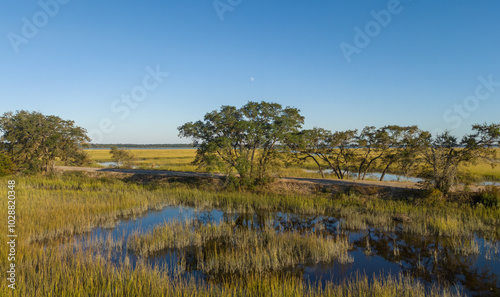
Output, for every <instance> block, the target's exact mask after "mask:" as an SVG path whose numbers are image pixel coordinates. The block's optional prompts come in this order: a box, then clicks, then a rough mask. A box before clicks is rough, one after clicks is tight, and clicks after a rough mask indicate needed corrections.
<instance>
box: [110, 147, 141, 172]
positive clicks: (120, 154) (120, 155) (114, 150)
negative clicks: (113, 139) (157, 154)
mask: <svg viewBox="0 0 500 297" xmlns="http://www.w3.org/2000/svg"><path fill="white" fill-rule="evenodd" d="M110 154H111V159H112V160H113V161H114V162H115V163H116V166H117V167H118V168H120V166H124V167H132V163H133V162H134V160H135V156H134V154H133V153H132V152H130V151H127V150H124V149H119V148H118V147H116V146H112V147H111V151H110Z"/></svg>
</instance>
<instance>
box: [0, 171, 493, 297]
mask: <svg viewBox="0 0 500 297" xmlns="http://www.w3.org/2000/svg"><path fill="white" fill-rule="evenodd" d="M9 179H15V180H16V193H17V198H16V226H17V227H16V232H17V233H18V234H19V237H18V245H17V255H16V267H17V268H18V270H17V271H18V275H17V284H18V290H16V291H14V293H13V295H16V296H75V295H80V296H99V295H101V296H105V295H106V294H109V296H112V295H124V296H141V295H151V296H161V295H162V294H163V295H166V296H169V295H170V296H172V295H173V296H176V295H177V296H180V295H184V296H185V295H189V296H233V295H235V296H238V295H245V292H246V293H248V292H251V293H255V295H257V296H258V295H259V294H260V295H261V296H269V294H278V295H279V294H287V295H291V296H294V295H295V296H303V295H308V294H310V295H314V294H320V295H321V294H323V295H329V296H340V295H335V294H337V293H336V292H344V291H343V290H346V288H351V289H349V290H351V291H352V292H354V291H356V290H358V289H359V290H363V291H359V292H358V293H355V294H358V295H353V296H367V295H370V294H371V293H369V292H376V290H378V289H377V286H379V285H380V284H384V285H386V286H387V291H384V292H387V294H388V295H389V296H390V295H391V294H389V293H390V292H392V291H391V290H393V289H395V288H398V290H401V289H404V290H411V291H412V292H415V294H417V292H420V293H418V294H420V295H415V296H423V294H424V293H423V292H424V291H423V287H421V285H420V284H419V283H418V282H414V281H413V280H412V279H411V278H409V279H408V283H406V280H407V278H404V279H401V280H397V279H392V278H391V279H388V278H385V277H381V278H380V279H378V280H376V281H374V282H370V281H368V279H366V282H365V283H363V282H359V283H358V282H357V281H353V282H349V283H346V284H344V285H340V286H336V285H331V286H327V287H326V288H322V287H317V286H316V285H311V286H309V285H307V284H304V283H303V282H302V281H300V280H297V279H296V278H284V279H282V278H277V277H274V276H272V275H271V276H266V277H260V276H252V275H251V274H247V277H245V278H244V279H240V280H235V281H234V282H231V283H229V282H228V283H225V282H224V281H222V283H221V282H218V283H216V284H211V283H199V282H198V281H197V280H191V279H185V278H182V279H180V278H178V279H175V275H178V273H174V272H168V271H164V270H161V269H159V268H152V267H150V266H148V265H146V264H144V263H142V262H138V265H137V266H136V268H135V269H133V268H132V267H131V265H130V263H127V261H123V262H120V263H118V264H111V263H109V261H108V260H109V259H108V258H107V257H108V256H107V255H106V254H103V255H101V256H99V257H98V256H96V253H97V252H96V250H97V251H99V250H100V249H102V247H99V246H92V244H90V245H88V246H86V247H85V248H83V247H75V246H69V245H64V246H63V247H59V246H58V240H59V238H65V237H68V236H71V235H75V234H80V233H84V232H87V231H89V230H91V229H92V228H94V227H96V226H113V225H114V224H115V223H116V221H117V220H119V219H123V218H126V217H133V216H139V215H141V214H144V213H146V212H148V211H149V210H152V209H161V208H162V207H165V206H167V205H188V206H194V207H198V208H214V207H217V208H220V209H224V210H228V211H236V212H240V213H244V212H250V213H251V212H254V211H269V212H277V211H281V212H290V213H298V214H313V215H331V216H337V215H339V214H341V216H340V217H342V216H344V218H345V219H346V221H348V220H350V221H353V220H356V219H358V220H359V221H362V223H359V222H358V223H352V226H353V227H350V228H353V229H355V228H358V227H356V226H360V227H359V228H365V227H367V226H369V225H370V224H375V225H384V226H388V227H386V228H393V227H394V225H401V226H400V227H401V228H403V229H405V228H406V229H407V231H410V232H413V233H416V234H441V235H444V236H457V237H458V236H462V235H464V236H465V235H470V234H472V233H475V232H476V233H481V234H486V235H485V236H487V237H488V238H491V240H492V243H491V245H489V250H490V254H491V256H492V257H494V256H495V255H498V244H497V242H496V241H497V239H498V235H499V234H500V232H499V228H500V227H499V226H500V224H499V222H500V220H499V218H500V211H499V209H498V208H484V207H483V208H480V207H473V206H470V205H464V204H458V203H447V204H446V207H434V206H428V205H425V204H420V205H418V206H416V203H414V200H413V199H406V200H395V199H386V198H381V197H376V196H375V195H369V194H367V195H363V194H357V193H355V192H352V193H350V194H346V193H343V192H331V191H325V192H314V193H306V192H297V191H296V190H293V189H292V190H291V191H289V192H287V191H280V192H274V191H273V190H272V189H268V190H265V191H256V192H253V191H222V190H221V189H220V188H218V187H214V186H213V185H211V184H209V185H204V184H203V183H201V185H194V184H191V183H183V182H178V181H175V180H174V181H171V180H165V181H158V183H157V184H156V185H154V186H153V185H152V184H151V183H147V182H143V181H134V180H133V179H130V178H124V177H121V176H113V175H107V174H97V175H91V176H89V175H87V174H78V173H71V174H63V175H53V176H27V177H19V176H15V177H12V176H11V177H3V178H0V181H1V183H2V184H3V185H6V182H7V180H9ZM6 201H7V200H6V199H2V202H1V203H0V205H1V207H2V209H7V202H6ZM395 215H405V216H407V217H408V218H409V220H408V221H407V222H405V223H403V224H399V223H397V224H396V223H392V224H391V223H389V222H391V220H392V218H393V217H394V216H395ZM207 233H208V232H207ZM252 236H256V235H255V234H251V233H249V234H246V238H252ZM313 236H316V235H311V237H310V238H308V237H304V236H303V235H298V234H288V235H286V236H285V235H283V237H277V238H274V239H273V240H276V241H275V242H276V244H275V245H279V244H282V245H288V246H290V247H299V248H301V249H302V246H303V245H304V246H306V247H304V249H306V250H307V249H308V247H307V246H311V245H312V244H311V243H312V242H314V243H315V244H316V243H317V242H316V241H315V240H319V241H318V242H320V244H319V247H321V244H322V243H321V240H325V242H324V243H323V244H324V245H323V248H320V249H319V251H320V252H318V253H317V254H318V255H323V254H325V252H324V249H325V247H329V245H330V244H331V243H330V241H333V244H334V245H335V240H337V239H316V238H315V237H313ZM228 238H231V236H229V237H228ZM257 238H259V236H257ZM261 238H262V237H261ZM304 238H305V239H304ZM101 240H103V241H106V240H107V239H99V241H101ZM47 242H50V243H51V244H50V245H45V244H43V243H47ZM209 242H210V241H209ZM119 244H121V245H123V243H120V242H115V245H119ZM259 244H260V245H259ZM457 244H459V243H457ZM253 246H254V247H256V248H257V247H259V249H261V248H262V249H265V248H266V247H267V246H266V245H265V244H264V242H263V241H260V242H259V241H258V240H257V241H256V243H255V244H254V245H253ZM487 248H488V247H487ZM309 249H310V251H311V252H310V253H309V256H307V253H304V254H303V255H302V254H299V256H300V257H304V258H303V259H311V260H312V261H314V259H321V258H315V256H314V253H313V252H312V251H313V250H314V249H313V247H311V248H309ZM273 250H274V251H275V250H276V249H275V248H272V249H271V248H269V253H267V254H266V253H263V252H260V253H259V254H261V255H270V256H272V257H277V255H276V256H275V255H274V254H273V253H272V252H271V251H273ZM285 250H286V249H285ZM289 251H290V252H287V253H289V254H291V255H297V254H296V252H295V251H293V249H291V250H290V249H289ZM0 253H1V254H2V255H7V254H8V251H7V245H6V244H2V245H0ZM217 253H218V255H217V256H215V255H209V256H211V257H212V259H216V261H214V262H213V264H211V263H208V262H204V265H206V266H204V267H205V268H204V269H205V271H231V270H243V268H239V267H242V266H241V263H248V262H247V261H251V259H247V260H246V259H245V258H244V257H243V256H244V254H243V252H242V249H241V248H238V245H235V247H234V248H232V249H230V250H229V251H227V252H222V251H221V250H219V249H218V250H217ZM97 254H98V253H97ZM270 256H262V257H261V259H258V260H256V262H255V263H254V264H251V265H253V267H254V268H252V269H250V270H251V271H259V270H258V269H257V267H264V268H265V269H269V268H266V267H273V266H269V265H268V264H266V263H267V262H266V261H268V260H267V258H270ZM318 257H319V256H318ZM329 257H332V256H329ZM236 258H238V259H237V260H239V259H240V258H242V260H241V262H239V264H237V265H235V266H228V265H226V264H225V263H227V262H228V261H229V260H231V259H236ZM125 259H126V258H125ZM293 261H294V262H288V263H296V262H295V260H293ZM277 263H287V262H286V261H283V262H277ZM0 264H1V265H2V267H6V265H7V259H6V257H4V256H2V257H0ZM266 265H268V266H266ZM276 267H278V266H276ZM264 268H263V269H264ZM403 280H404V281H403ZM0 285H1V286H0V296H9V295H10V294H12V292H10V291H8V290H10V289H8V288H7V286H6V279H5V278H2V281H0ZM351 291H345V292H351ZM103 292H104V293H103ZM105 292H109V293H105ZM332 292H333V293H332ZM362 292H368V293H362ZM441 293H442V292H440V293H436V294H437V295H436V296H449V295H439V294H441ZM339 294H340V293H339ZM353 294H354V293H353ZM362 294H365V295H362ZM382 296H383V295H382Z"/></svg>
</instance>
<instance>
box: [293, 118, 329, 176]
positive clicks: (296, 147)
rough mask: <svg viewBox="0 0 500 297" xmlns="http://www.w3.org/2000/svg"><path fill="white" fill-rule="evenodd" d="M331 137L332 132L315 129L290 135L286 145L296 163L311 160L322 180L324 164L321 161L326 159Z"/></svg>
mask: <svg viewBox="0 0 500 297" xmlns="http://www.w3.org/2000/svg"><path fill="white" fill-rule="evenodd" d="M331 135H332V132H330V131H328V130H325V129H322V128H317V127H315V128H313V129H308V130H302V131H300V132H296V133H293V134H290V135H289V136H288V137H287V140H286V145H287V146H288V147H289V148H290V151H291V152H292V156H294V157H295V162H296V163H303V162H305V161H306V160H307V159H311V160H313V161H314V163H316V165H317V166H318V171H319V172H320V173H321V176H322V177H323V178H324V177H325V174H324V172H323V169H324V167H325V165H324V163H325V162H323V160H327V159H328V153H329V152H330V147H329V143H328V140H329V138H330V137H331Z"/></svg>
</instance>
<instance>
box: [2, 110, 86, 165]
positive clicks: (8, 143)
mask: <svg viewBox="0 0 500 297" xmlns="http://www.w3.org/2000/svg"><path fill="white" fill-rule="evenodd" d="M0 133H1V134H2V135H1V138H0V146H1V151H2V152H4V153H5V154H6V155H7V156H9V158H10V159H11V160H12V162H13V163H14V164H15V165H16V166H17V167H18V168H20V169H29V170H33V171H49V170H50V169H52V168H53V166H54V164H55V160H56V158H59V159H60V160H62V161H63V162H64V163H65V164H68V165H80V164H82V163H83V162H85V161H86V159H87V157H86V154H85V152H83V150H82V148H83V147H85V146H86V145H87V142H88V141H90V139H89V138H88V136H87V134H86V131H85V129H83V128H81V127H77V126H75V123H74V122H73V121H68V120H63V119H61V118H60V117H57V116H53V115H51V116H46V115H43V114H41V113H39V112H28V111H24V110H21V111H18V112H16V113H15V114H14V113H13V112H7V113H4V114H3V115H2V116H1V117H0Z"/></svg>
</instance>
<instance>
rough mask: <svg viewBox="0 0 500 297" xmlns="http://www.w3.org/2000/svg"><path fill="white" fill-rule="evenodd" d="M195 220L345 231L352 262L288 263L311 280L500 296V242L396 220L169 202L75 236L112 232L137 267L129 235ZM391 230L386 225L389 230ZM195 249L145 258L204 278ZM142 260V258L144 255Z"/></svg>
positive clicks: (118, 257) (82, 239)
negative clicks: (392, 282) (391, 279)
mask: <svg viewBox="0 0 500 297" xmlns="http://www.w3.org/2000/svg"><path fill="white" fill-rule="evenodd" d="M172 220H178V221H187V220H195V221H198V222H200V223H202V224H203V223H207V222H215V223H220V222H226V221H227V222H233V223H234V224H235V225H236V226H238V227H240V228H251V229H254V230H258V229H260V228H262V227H263V226H264V225H265V224H271V225H272V226H274V228H275V230H276V231H277V232H286V231H297V232H304V233H310V232H314V233H316V234H321V235H325V236H330V235H333V236H336V235H340V236H347V237H348V238H349V240H350V242H351V244H352V248H351V249H350V251H349V254H350V256H351V257H353V259H354V261H353V262H352V263H349V264H340V263H338V262H336V261H335V262H331V263H319V264H314V265H311V264H307V263H303V264H300V265H297V266H295V267H292V268H289V269H287V270H286V271H284V272H283V273H292V274H295V275H299V276H301V277H302V278H303V279H305V280H306V281H310V282H311V283H315V282H322V283H324V282H325V281H333V282H335V283H340V282H342V281H343V280H344V279H345V278H349V277H354V276H355V275H356V274H357V273H359V274H366V275H367V276H368V277H369V278H371V277H372V276H373V275H374V274H375V275H380V274H382V275H387V274H389V273H390V274H393V275H396V274H398V273H399V272H404V273H408V274H410V275H413V276H415V277H417V278H419V279H420V280H421V281H422V282H423V283H424V284H426V285H427V286H431V285H432V284H433V283H439V284H446V285H450V286H458V287H460V288H461V289H463V290H464V291H465V292H466V293H468V295H472V296H474V295H478V296H488V295H490V296H498V295H500V290H499V287H500V254H499V248H500V244H499V242H497V241H487V240H485V239H483V238H479V237H477V236H476V237H471V238H469V239H465V240H464V246H465V245H467V246H469V245H470V246H473V249H476V252H472V253H467V252H465V253H464V250H465V249H463V248H461V247H457V245H456V243H455V244H453V243H452V242H451V239H450V238H444V237H439V236H434V235H432V236H419V235H415V234H410V233H408V232H405V231H403V228H401V227H399V226H398V225H395V226H394V228H390V229H391V231H389V232H388V231H381V230H378V229H375V228H369V229H368V230H364V231H355V232H352V231H351V232H350V231H347V230H342V227H341V226H342V224H341V222H342V219H340V220H339V219H337V218H335V217H323V216H305V215H295V214H287V213H244V214H238V213H228V212H224V211H221V210H217V209H212V210H196V209H194V208H191V207H184V206H168V207H165V208H164V209H162V210H157V211H150V212H149V213H148V214H146V215H144V216H141V217H137V218H130V219H127V220H122V221H119V222H117V224H116V225H115V226H113V227H110V228H96V229H94V230H93V231H92V232H91V233H89V234H85V235H81V236H77V237H76V238H75V239H76V242H77V244H83V245H85V242H86V241H88V240H89V239H92V238H94V239H95V238H101V239H103V238H108V237H111V238H113V239H115V240H117V241H119V240H122V242H123V244H124V245H125V246H123V247H122V248H120V252H118V251H115V255H114V258H113V259H114V261H116V262H119V261H121V260H124V259H125V257H126V258H127V259H128V261H130V263H131V264H132V265H133V266H135V265H136V262H137V261H138V260H139V259H141V258H140V257H137V256H136V255H134V254H133V253H132V252H130V251H129V252H125V253H124V252H121V251H127V248H126V242H127V238H128V236H129V235H131V234H133V233H135V232H138V233H140V234H142V233H145V232H148V231H150V230H152V229H153V228H155V227H157V226H158V225H160V224H163V223H165V222H168V221H172ZM386 230H387V229H386ZM195 257H196V252H195V251H194V250H192V249H190V248H186V249H183V250H166V251H162V252H159V253H156V254H153V255H152V256H150V257H148V258H146V259H145V260H147V261H148V262H149V263H151V264H152V265H153V266H157V267H162V268H167V269H169V271H173V270H175V269H176V267H178V266H179V262H181V261H183V263H184V264H183V265H184V267H185V268H183V270H182V271H183V272H182V273H184V274H186V275H189V276H191V277H199V278H204V277H205V275H204V274H203V273H202V272H200V271H197V270H196V264H195V262H196V261H194V259H195ZM143 260H144V259H143Z"/></svg>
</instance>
